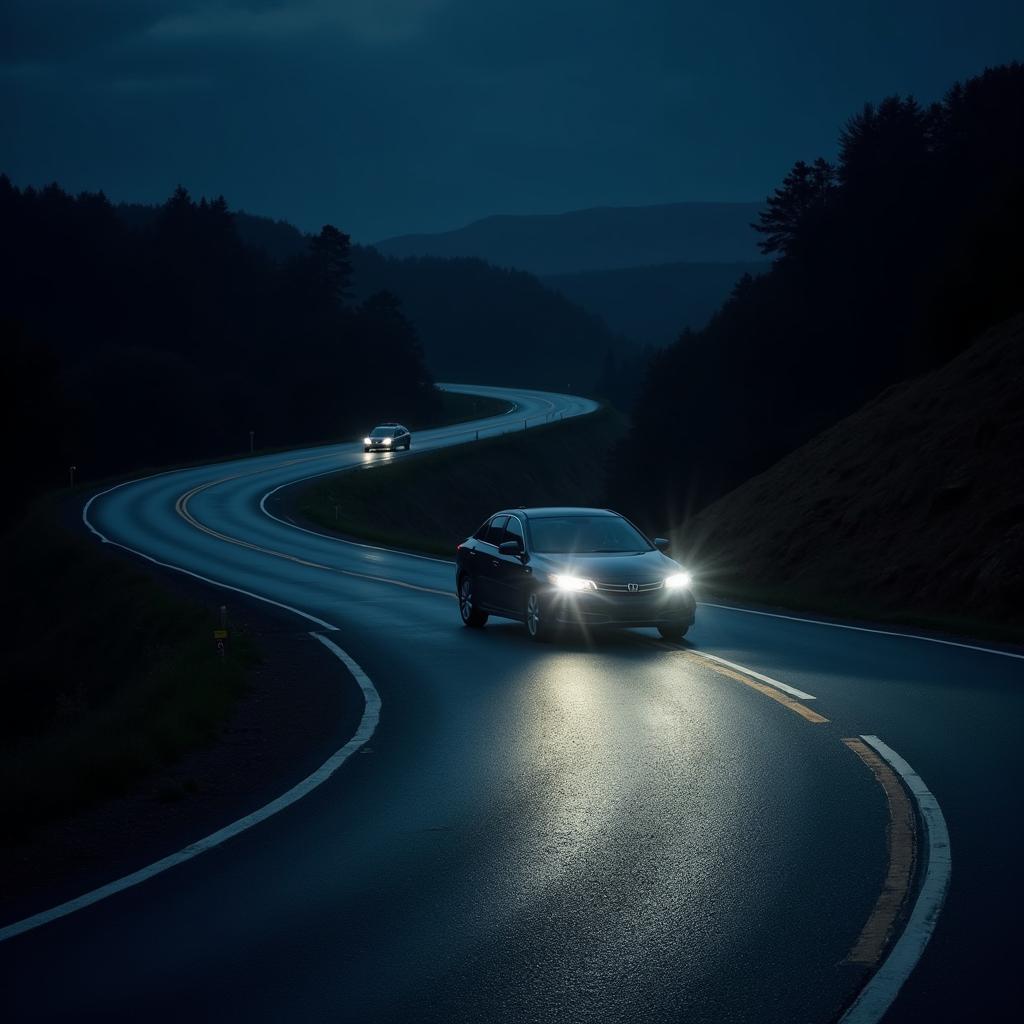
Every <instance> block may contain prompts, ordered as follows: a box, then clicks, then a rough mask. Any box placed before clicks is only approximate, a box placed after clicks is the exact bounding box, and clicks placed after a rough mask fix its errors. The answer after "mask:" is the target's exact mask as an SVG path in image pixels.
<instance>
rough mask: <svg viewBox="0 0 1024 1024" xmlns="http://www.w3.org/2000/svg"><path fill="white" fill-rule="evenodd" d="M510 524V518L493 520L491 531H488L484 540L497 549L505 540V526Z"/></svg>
mask: <svg viewBox="0 0 1024 1024" xmlns="http://www.w3.org/2000/svg"><path fill="white" fill-rule="evenodd" d="M507 522H508V516H495V517H494V518H493V519H492V520H491V525H490V529H488V531H487V536H486V537H484V540H485V541H487V543H488V544H493V545H494V546H495V547H497V546H498V545H499V544H500V543H501V542H502V541H503V540H504V539H505V524H506V523H507Z"/></svg>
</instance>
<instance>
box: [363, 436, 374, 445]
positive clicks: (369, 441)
mask: <svg viewBox="0 0 1024 1024" xmlns="http://www.w3.org/2000/svg"><path fill="white" fill-rule="evenodd" d="M363 444H373V438H372V437H364V438H363Z"/></svg>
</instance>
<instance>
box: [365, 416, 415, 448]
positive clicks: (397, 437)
mask: <svg viewBox="0 0 1024 1024" xmlns="http://www.w3.org/2000/svg"><path fill="white" fill-rule="evenodd" d="M411 444H412V434H410V433H409V431H408V430H406V429H405V427H403V426H402V424H401V423H382V424H380V426H378V427H374V428H373V430H371V431H370V433H369V434H367V435H366V437H364V438H363V451H364V452H372V451H385V452H393V451H397V450H398V449H399V448H404V449H405V450H406V451H408V450H409V446H410V445H411Z"/></svg>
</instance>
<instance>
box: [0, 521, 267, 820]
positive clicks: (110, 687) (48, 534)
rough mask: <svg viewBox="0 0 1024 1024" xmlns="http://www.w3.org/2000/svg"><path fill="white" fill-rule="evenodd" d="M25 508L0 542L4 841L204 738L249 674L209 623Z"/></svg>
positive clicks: (238, 648)
mask: <svg viewBox="0 0 1024 1024" xmlns="http://www.w3.org/2000/svg"><path fill="white" fill-rule="evenodd" d="M57 512H58V510H57V508H56V507H55V504H52V503H50V504H48V503H45V502H40V503H37V504H36V505H35V506H34V507H33V509H32V510H31V513H30V516H29V517H28V518H27V519H26V520H25V521H24V522H23V523H22V524H21V525H20V526H18V527H17V528H15V530H14V531H12V532H11V533H10V534H8V535H7V536H6V537H5V538H4V542H3V546H2V549H0V562H2V567H3V579H4V592H3V621H4V623H5V624H6V626H7V639H6V642H5V644H4V647H3V650H2V652H0V665H2V669H3V671H2V679H3V682H2V683H0V695H2V699H3V703H4V715H3V718H2V721H0V741H2V749H0V815H2V816H3V820H4V822H5V826H6V827H7V829H8V831H9V832H10V834H11V838H16V837H18V836H19V835H20V834H22V833H24V832H25V831H26V830H29V829H31V827H33V826H35V825H39V824H42V823H44V822H46V821H48V820H52V819H54V818H56V817H59V816H61V815H64V814H67V813H69V812H73V811H75V810H78V809H81V808H83V807H84V806H86V805H88V804H90V803H93V802H95V801H97V800H98V799H101V798H103V797H107V796H110V795H115V794H118V793H123V792H125V791H127V790H128V789H129V788H130V787H131V786H132V785H133V784H135V783H136V782H137V780H138V779H139V777H140V776H143V775H145V774H147V773H148V772H151V771H153V770H154V769H156V768H158V767H160V766H161V765H163V764H166V763H169V762H172V761H174V760H175V759H176V758H177V757H178V756H179V755H181V754H182V753H183V752H184V751H186V750H188V749H189V748H191V747H194V746H196V745H198V744H201V743H203V742H206V741H209V740H210V739H212V738H213V737H214V736H216V734H217V732H218V731H219V728H220V727H221V725H222V724H223V723H224V721H225V720H226V718H227V716H228V714H229V712H230V710H231V707H232V704H233V703H234V701H235V699H236V698H237V697H238V696H239V695H240V694H241V693H242V692H243V691H244V689H245V672H246V668H247V667H248V666H250V665H252V664H254V663H256V662H257V660H258V657H257V655H256V653H255V651H254V649H253V646H252V645H251V643H250V642H249V641H247V639H246V637H245V636H233V637H232V639H231V643H230V645H229V648H228V652H227V655H226V656H225V657H224V658H223V659H221V658H220V657H219V656H218V654H217V652H216V648H215V646H214V640H213V634H212V631H213V629H214V628H215V626H216V625H217V623H216V620H215V617H214V615H213V614H212V612H211V611H210V610H209V609H207V608H205V607H203V606H202V605H199V604H196V603H193V602H190V601H186V600H183V599H181V598H178V597H175V596H172V595H171V594H169V593H168V592H167V591H166V590H165V589H164V588H163V587H161V586H160V584H159V583H158V582H157V581H156V580H154V579H153V578H152V577H151V576H149V575H147V574H145V573H143V572H142V571H140V570H138V569H136V568H135V567H134V566H133V565H131V564H130V563H128V562H127V561H126V560H122V559H120V558H116V557H111V556H110V555H109V554H108V553H107V552H105V551H104V550H103V549H102V548H101V547H100V546H99V545H97V544H95V543H93V542H92V541H91V540H90V539H87V538H85V537H78V536H75V535H74V534H71V533H69V532H68V531H66V530H65V529H63V528H62V527H61V526H60V525H59V523H58V520H57Z"/></svg>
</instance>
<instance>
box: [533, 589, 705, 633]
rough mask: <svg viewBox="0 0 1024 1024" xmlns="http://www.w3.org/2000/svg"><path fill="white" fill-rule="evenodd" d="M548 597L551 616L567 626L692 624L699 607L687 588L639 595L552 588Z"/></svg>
mask: <svg viewBox="0 0 1024 1024" xmlns="http://www.w3.org/2000/svg"><path fill="white" fill-rule="evenodd" d="M546 596H547V604H548V607H549V608H550V612H549V615H550V616H551V618H552V619H553V620H554V621H556V622H559V623H562V624H565V625H579V626H668V625H679V624H683V625H687V626H689V625H692V623H693V619H694V614H695V612H696V609H697V602H696V600H695V599H694V597H693V594H692V592H691V591H689V590H686V589H682V590H659V591H656V592H654V593H638V594H629V593H608V592H602V591H584V592H580V593H567V592H566V591H563V590H555V589H552V590H550V591H549V592H548V594H547V595H546Z"/></svg>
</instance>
